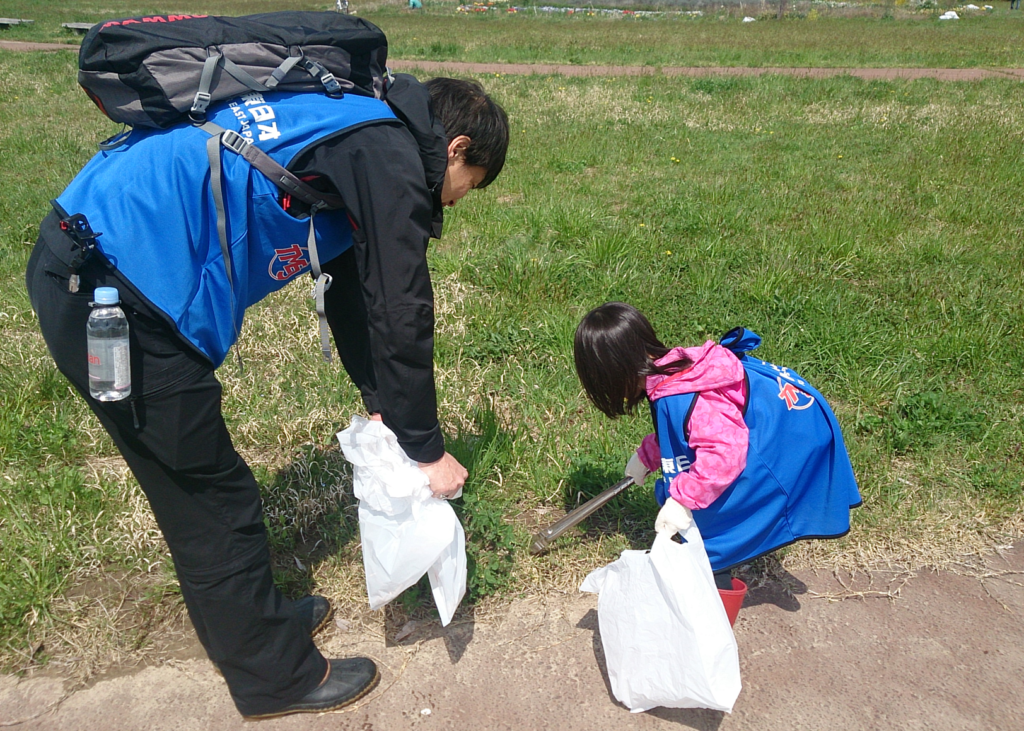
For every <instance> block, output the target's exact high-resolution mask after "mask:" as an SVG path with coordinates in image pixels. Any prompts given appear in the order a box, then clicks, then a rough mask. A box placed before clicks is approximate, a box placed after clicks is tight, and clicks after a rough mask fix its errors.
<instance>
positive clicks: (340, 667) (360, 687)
mask: <svg viewBox="0 0 1024 731" xmlns="http://www.w3.org/2000/svg"><path fill="white" fill-rule="evenodd" d="M327 662H329V663H330V664H331V670H330V674H329V675H328V676H327V680H325V681H324V682H322V683H321V684H320V685H319V687H317V688H314V689H313V690H311V691H310V692H309V693H307V694H306V697H305V698H303V699H301V700H298V701H296V702H295V703H292V704H291V705H288V706H285V707H284V708H282V709H281V710H280V711H274V712H273V713H263V714H260V715H258V716H246V718H248V719H260V718H277V717H278V716H287V715H288V714H290V713H323V712H324V711H335V710H337V709H339V708H343V707H345V706H347V705H349V704H350V703H355V702H356V701H357V700H359V699H360V698H362V697H363V696H364V695H366V694H367V693H369V692H370V691H371V690H373V689H374V688H376V687H377V683H379V682H380V672H379V671H378V670H377V666H376V665H375V664H374V662H373V660H370V659H369V658H366V657H346V658H344V659H342V660H328V661H327Z"/></svg>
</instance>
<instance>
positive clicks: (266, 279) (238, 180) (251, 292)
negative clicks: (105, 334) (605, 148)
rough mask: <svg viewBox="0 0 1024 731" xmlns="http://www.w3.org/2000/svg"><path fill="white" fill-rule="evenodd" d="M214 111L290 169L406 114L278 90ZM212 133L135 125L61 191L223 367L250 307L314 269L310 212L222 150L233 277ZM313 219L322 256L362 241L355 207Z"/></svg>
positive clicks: (111, 255)
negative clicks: (289, 209)
mask: <svg viewBox="0 0 1024 731" xmlns="http://www.w3.org/2000/svg"><path fill="white" fill-rule="evenodd" d="M207 119H208V120H209V121H211V122H213V123H215V124H218V125H220V126H221V127H224V128H225V129H229V130H234V131H235V132H238V133H239V134H241V135H242V136H244V137H245V138H246V139H248V140H250V141H251V142H252V143H253V144H254V145H257V146H258V147H260V148H261V149H262V150H263V151H264V152H266V153H268V154H269V155H270V156H271V157H272V158H274V160H276V161H277V162H278V163H280V164H281V165H283V166H285V167H287V166H288V164H289V163H290V162H291V161H292V160H293V159H295V157H296V156H297V155H299V154H300V153H302V152H303V151H304V150H306V149H307V148H309V147H311V146H313V145H316V144H319V143H321V142H323V141H324V140H325V139H326V138H328V137H331V136H334V135H337V134H339V133H341V132H343V131H346V130H351V129H352V128H353V127H356V126H359V125H362V124H367V123H373V122H379V121H381V120H390V119H395V115H394V113H393V112H392V111H391V109H390V108H389V107H388V105H387V104H385V103H384V102H382V101H379V100H376V99H370V98H367V97H362V96H358V95H355V94H346V95H345V97H344V98H340V99H334V98H330V97H328V96H326V95H324V94H313V93H301V94H300V93H283V92H279V93H274V94H269V93H268V94H259V93H251V94H246V95H244V96H241V97H239V98H237V99H235V100H233V101H231V102H228V103H225V104H222V105H219V106H218V107H214V108H212V109H211V112H210V113H209V114H208V115H207ZM208 139H209V135H208V134H207V133H205V132H203V131H202V130H200V129H197V128H195V127H193V126H191V125H184V126H179V127H173V128H171V129H166V130H157V129H136V130H134V131H132V133H131V134H130V135H128V137H127V138H126V139H125V140H124V141H123V142H122V143H121V144H120V145H118V146H117V147H115V148H113V149H110V150H104V151H102V152H100V153H98V154H97V155H96V156H95V157H93V159H92V160H90V161H89V163H88V164H87V165H86V166H85V167H84V168H83V169H82V171H81V172H80V173H79V174H78V176H77V177H76V178H75V179H74V180H73V181H72V182H71V184H70V185H69V186H68V187H67V189H66V190H65V191H64V192H63V193H62V194H61V196H60V197H59V198H58V199H57V201H58V202H59V203H60V205H61V206H62V207H63V208H64V209H65V210H66V211H68V212H69V213H83V214H85V216H86V217H87V218H88V219H89V223H90V224H91V226H92V229H93V230H94V231H100V232H102V234H103V235H102V236H100V238H99V239H98V242H97V243H98V247H99V250H100V251H101V252H102V253H103V255H104V256H106V257H107V259H108V260H110V262H111V263H112V264H113V265H114V266H116V267H117V269H118V270H119V271H120V272H121V273H122V274H123V275H124V276H125V277H126V278H127V279H128V280H129V281H130V282H131V283H132V284H133V285H135V287H136V288H137V289H138V290H139V291H140V292H141V293H142V294H143V295H145V297H146V298H147V299H149V301H150V302H152V303H153V304H154V305H155V306H156V307H158V308H160V309H161V310H163V311H164V312H165V313H167V315H169V316H170V318H171V319H172V320H173V321H174V322H175V324H176V325H177V327H178V330H179V332H180V333H181V334H182V335H183V336H184V337H185V338H187V339H188V340H189V341H190V342H192V343H193V344H194V345H195V346H196V347H197V348H198V349H199V350H200V351H202V352H203V353H205V354H206V355H207V356H208V357H209V358H210V360H211V361H212V362H213V364H214V366H218V365H220V364H221V363H222V362H223V360H224V357H225V356H226V355H227V352H228V350H229V349H230V348H231V345H232V344H233V343H234V341H235V338H236V337H237V333H238V332H240V331H241V328H242V319H243V316H244V313H245V309H246V308H247V307H249V306H250V305H252V304H254V303H256V302H259V301H260V300H261V299H263V298H264V297H266V296H267V295H268V294H270V293H271V292H274V291H276V290H278V289H280V288H281V287H283V286H284V285H285V284H287V283H288V282H289V281H290V280H291V279H293V278H294V277H296V276H298V275H299V274H301V273H303V272H305V271H308V270H309V268H310V262H309V252H308V251H307V247H306V238H307V236H308V233H309V219H308V218H305V219H299V218H295V217H293V216H291V215H289V214H288V213H286V212H285V211H284V210H283V209H282V208H281V205H280V203H279V196H280V191H279V189H278V188H277V186H276V185H274V184H273V183H272V182H271V181H270V180H268V179H267V178H266V177H265V176H264V175H263V174H262V173H260V172H259V171H257V170H256V169H255V168H253V167H251V166H250V165H249V163H248V162H246V161H245V160H244V159H242V158H241V157H240V156H239V155H236V154H234V153H233V152H229V151H227V150H223V149H222V150H221V158H222V162H223V176H224V185H223V190H224V206H225V210H226V221H227V231H228V241H229V242H230V248H231V260H232V261H231V263H232V274H233V279H234V286H233V288H231V287H229V286H228V280H227V273H226V271H225V267H224V258H223V256H222V254H221V249H220V243H219V241H218V239H217V216H216V209H215V207H214V202H213V193H212V191H211V189H210V166H209V159H208V158H207V154H206V141H207V140H208ZM314 228H315V230H316V241H317V251H318V253H319V256H320V261H321V263H323V262H326V261H329V260H331V259H333V258H335V257H336V256H338V255H339V254H341V253H342V252H343V251H345V250H346V249H348V248H349V247H350V246H351V245H352V229H351V226H350V224H349V222H348V217H347V215H346V214H345V212H344V211H324V212H321V213H319V214H317V216H316V219H315V223H314ZM232 289H233V292H234V295H233V296H234V301H232V294H231V293H232ZM232 313H234V321H232Z"/></svg>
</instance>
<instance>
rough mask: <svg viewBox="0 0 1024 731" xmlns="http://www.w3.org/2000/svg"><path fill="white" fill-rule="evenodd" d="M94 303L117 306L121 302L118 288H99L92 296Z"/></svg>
mask: <svg viewBox="0 0 1024 731" xmlns="http://www.w3.org/2000/svg"><path fill="white" fill-rule="evenodd" d="M92 298H93V302H95V303H96V304H98V305H116V304H117V303H118V302H120V301H121V297H120V296H119V295H118V294H117V287H97V288H96V291H95V292H93V295H92Z"/></svg>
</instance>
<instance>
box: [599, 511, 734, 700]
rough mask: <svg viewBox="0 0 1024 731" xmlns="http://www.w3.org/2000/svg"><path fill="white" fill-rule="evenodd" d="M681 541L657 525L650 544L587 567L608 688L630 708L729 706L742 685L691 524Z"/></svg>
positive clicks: (719, 603) (724, 619) (701, 544)
mask: <svg viewBox="0 0 1024 731" xmlns="http://www.w3.org/2000/svg"><path fill="white" fill-rule="evenodd" d="M682 535H683V538H684V539H685V540H686V543H684V544H679V543H675V542H674V541H673V540H672V538H671V536H670V535H669V534H668V533H659V534H658V536H657V537H656V538H655V539H654V545H653V546H652V547H651V550H650V551H649V552H648V551H623V552H622V556H621V557H620V558H619V559H618V560H617V561H615V562H614V563H611V564H609V565H608V566H605V567H603V568H600V569H597V570H596V571H593V572H591V573H590V575H589V576H587V578H586V579H585V580H584V581H583V585H582V586H580V591H589V592H596V593H597V594H599V598H598V601H597V617H598V624H599V625H600V628H601V644H602V645H603V647H604V655H605V659H606V661H607V663H608V680H609V681H610V683H611V687H612V693H613V694H614V695H615V697H616V698H617V699H618V700H619V701H621V702H622V703H623V704H625V705H626V706H628V707H629V709H630V710H631V711H633V712H634V713H639V712H640V711H649V710H650V709H652V708H656V707H658V706H664V707H665V708H713V709H716V710H719V711H728V712H731V711H732V707H733V704H734V703H735V702H736V697H737V696H738V695H739V693H740V662H739V654H738V653H737V650H736V638H735V636H734V635H733V633H732V627H730V625H729V618H728V617H727V616H726V614H725V607H724V606H722V600H721V598H720V597H719V594H718V590H717V589H716V588H715V579H714V577H713V576H712V573H711V564H710V563H708V555H707V553H706V552H705V550H704V541H703V540H702V539H701V537H700V531H699V530H698V529H697V526H696V525H693V526H691V527H690V528H688V529H687V530H686V531H685V532H683V534H682Z"/></svg>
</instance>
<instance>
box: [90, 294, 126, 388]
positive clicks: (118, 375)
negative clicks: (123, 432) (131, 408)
mask: <svg viewBox="0 0 1024 731" xmlns="http://www.w3.org/2000/svg"><path fill="white" fill-rule="evenodd" d="M120 301H121V298H120V296H119V295H118V293H117V289H116V288H115V287H97V288H96V291H95V292H94V293H93V302H92V307H93V311H92V312H91V313H90V314H89V321H88V322H87V323H86V325H85V335H86V339H87V341H88V346H89V393H90V394H91V395H92V397H93V398H94V399H96V400H97V401H120V400H121V399H123V398H127V397H128V396H130V395H131V392H132V374H131V364H130V359H129V354H128V319H127V318H126V317H125V316H124V313H123V312H122V311H121V308H120V307H118V306H117V305H118V303H119V302H120Z"/></svg>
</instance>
